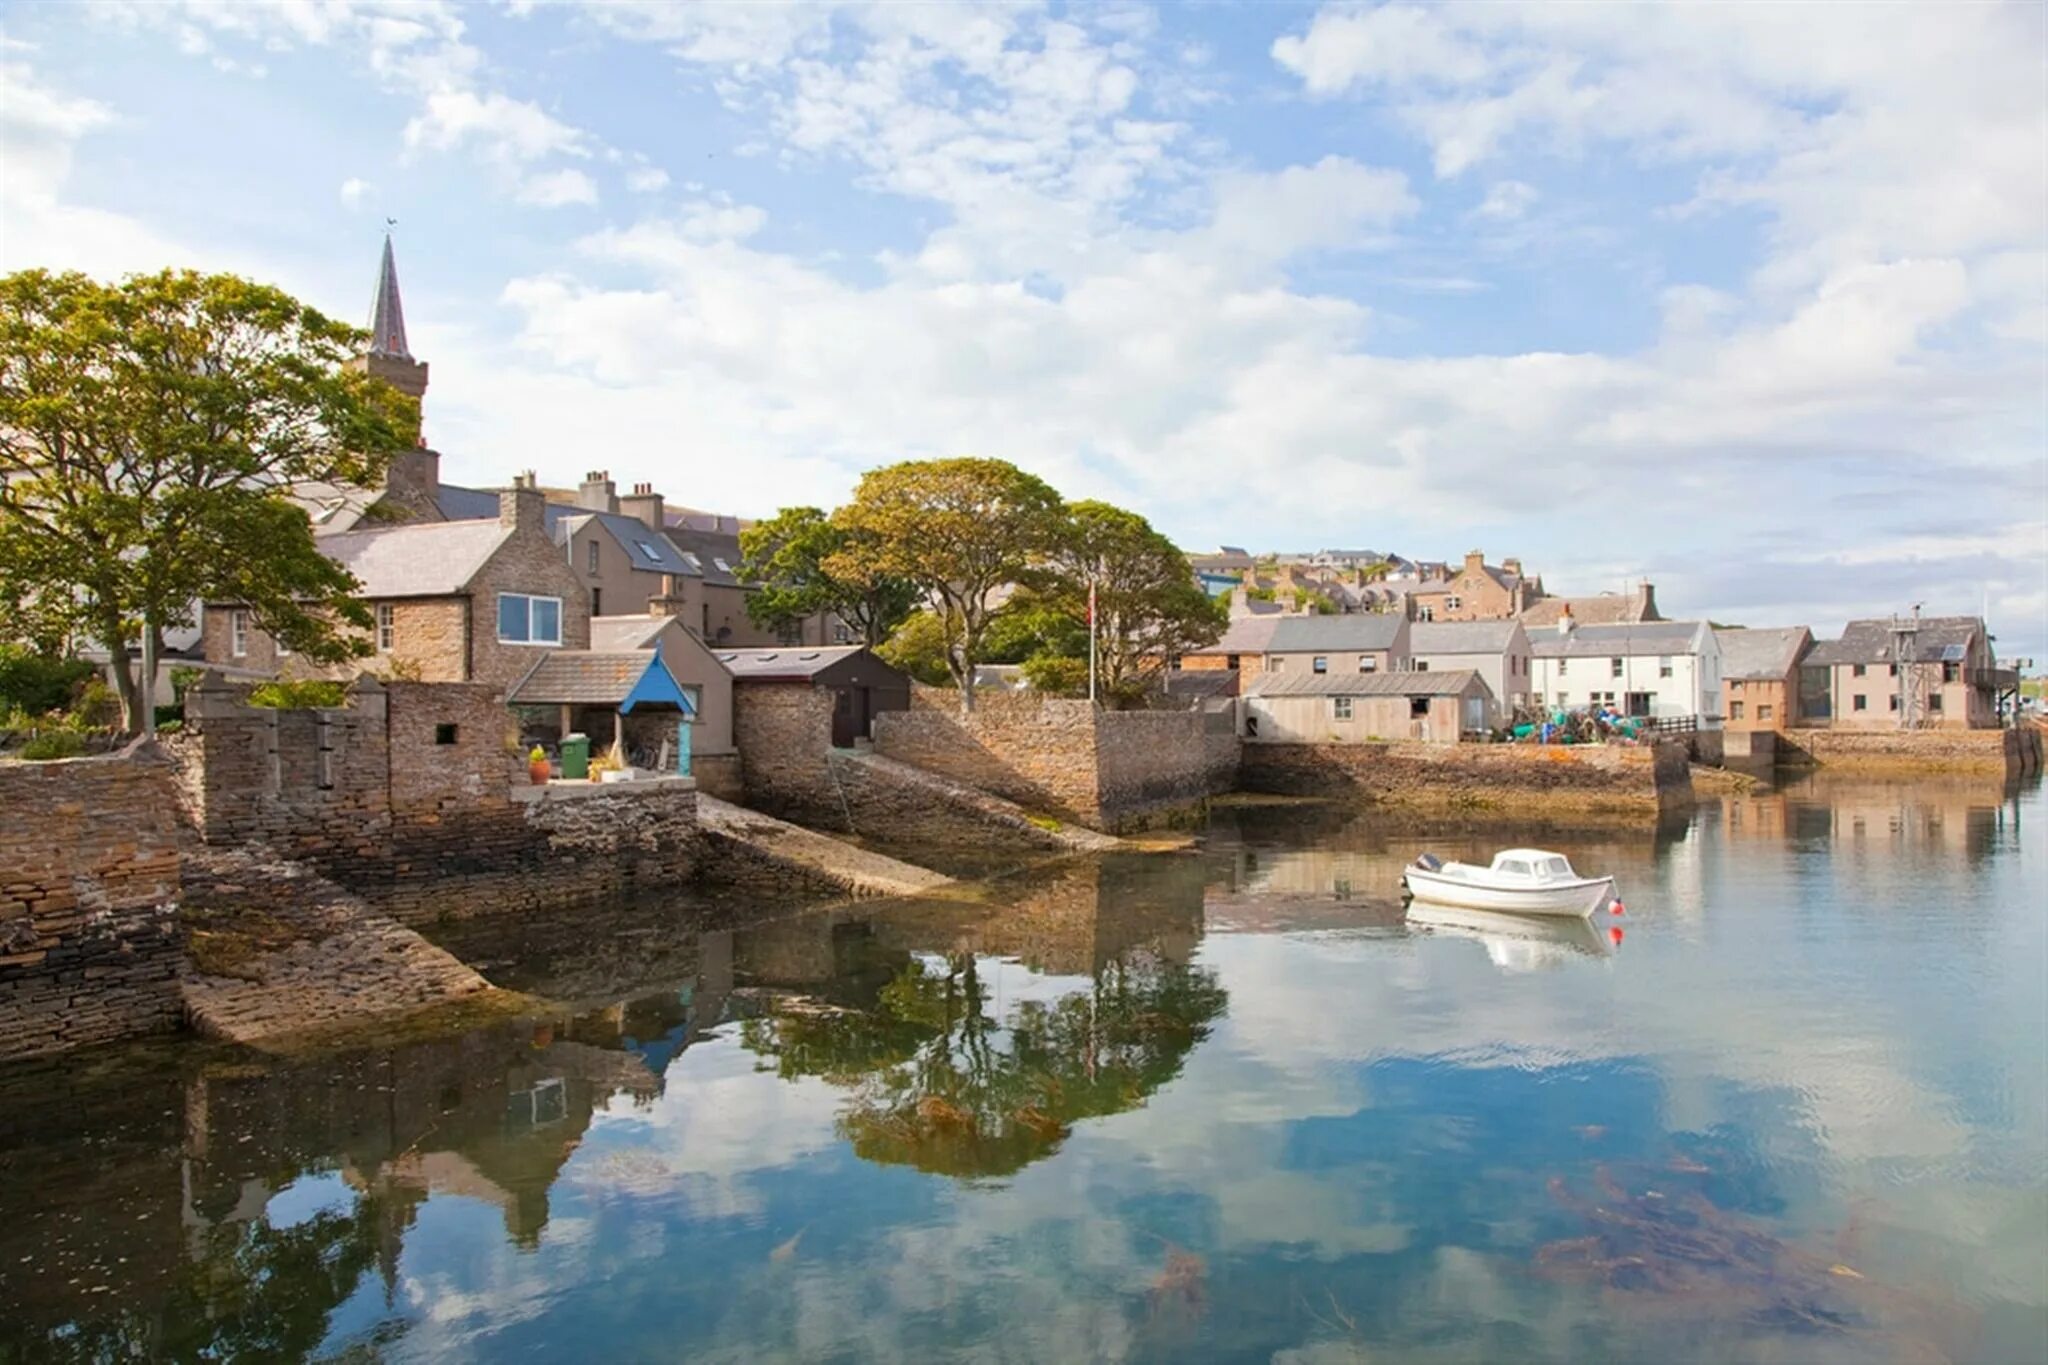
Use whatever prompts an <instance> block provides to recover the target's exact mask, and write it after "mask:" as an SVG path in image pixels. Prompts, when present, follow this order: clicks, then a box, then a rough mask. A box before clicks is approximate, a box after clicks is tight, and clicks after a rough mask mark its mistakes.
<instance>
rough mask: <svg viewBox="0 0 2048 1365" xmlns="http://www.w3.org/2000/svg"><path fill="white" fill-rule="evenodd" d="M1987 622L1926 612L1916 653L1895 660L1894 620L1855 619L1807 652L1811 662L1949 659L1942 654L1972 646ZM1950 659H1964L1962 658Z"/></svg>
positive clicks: (1861, 662) (1850, 662)
mask: <svg viewBox="0 0 2048 1365" xmlns="http://www.w3.org/2000/svg"><path fill="white" fill-rule="evenodd" d="M1983 630H1984V622H1983V620H1982V619H1981V618H1979V617H1975V616H1924V617H1922V618H1921V619H1920V629H1919V633H1918V634H1917V635H1915V636H1914V639H1913V657H1912V658H1911V659H1901V660H1896V661H1894V660H1893V658H1892V623H1891V622H1890V621H1889V620H1884V619H1877V620H1868V621H1851V622H1850V623H1849V624H1848V625H1846V626H1844V627H1843V628H1842V638H1841V639H1839V640H1816V641H1815V642H1814V645H1813V651H1812V652H1811V653H1810V654H1808V655H1807V656H1806V662H1807V663H1810V664H1889V663H1893V662H1899V663H1917V664H1932V663H1942V662H1945V661H1944V659H1943V658H1942V655H1943V654H1944V653H1945V652H1947V651H1950V650H1955V651H1957V652H1958V653H1959V654H1960V653H1962V652H1965V651H1967V650H1968V648H1969V644H1970V640H1971V638H1972V637H1973V636H1975V635H1977V634H1980V633H1982V632H1983ZM1946 662H1954V663H1959V662H1961V659H1960V658H1956V659H1951V660H1947V661H1946Z"/></svg>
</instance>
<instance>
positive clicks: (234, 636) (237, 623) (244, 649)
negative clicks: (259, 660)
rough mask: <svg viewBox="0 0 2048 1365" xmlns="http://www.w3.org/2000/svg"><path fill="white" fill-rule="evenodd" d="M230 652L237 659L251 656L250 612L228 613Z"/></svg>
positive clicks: (237, 611)
mask: <svg viewBox="0 0 2048 1365" xmlns="http://www.w3.org/2000/svg"><path fill="white" fill-rule="evenodd" d="M228 653H229V654H230V655H232V656H234V657H235V658H237V659H246V658H248V657H249V613H248V612H246V611H240V610H236V611H231V612H229V613H228Z"/></svg>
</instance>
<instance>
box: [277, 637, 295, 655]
mask: <svg viewBox="0 0 2048 1365" xmlns="http://www.w3.org/2000/svg"><path fill="white" fill-rule="evenodd" d="M275 643H276V645H277V657H278V658H280V659H289V658H291V657H292V652H291V649H290V647H289V646H287V645H286V644H285V642H284V641H282V640H278V641H276V642H275Z"/></svg>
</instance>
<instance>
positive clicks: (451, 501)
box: [434, 483, 591, 536]
mask: <svg viewBox="0 0 2048 1365" xmlns="http://www.w3.org/2000/svg"><path fill="white" fill-rule="evenodd" d="M434 505H435V506H436V507H439V508H440V509H441V515H442V516H444V517H446V518H448V520H450V521H480V520H483V519H485V518H495V517H496V516H497V515H498V490H497V489H495V488H464V487H462V486H461V485H460V484H453V483H444V484H442V485H440V487H439V488H437V489H436V490H435V493H434ZM590 515H591V512H590V509H589V508H587V507H575V506H571V505H569V504H567V503H560V502H550V503H546V504H544V505H543V506H542V508H541V517H542V524H543V525H545V526H546V527H547V531H548V534H549V535H551V536H552V535H554V534H555V529H556V528H557V527H558V526H560V525H561V524H562V521H563V519H564V518H567V517H587V516H590Z"/></svg>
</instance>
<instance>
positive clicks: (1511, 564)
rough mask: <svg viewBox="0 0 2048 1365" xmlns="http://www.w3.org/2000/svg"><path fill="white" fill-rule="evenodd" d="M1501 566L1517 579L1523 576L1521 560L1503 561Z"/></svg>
mask: <svg viewBox="0 0 2048 1365" xmlns="http://www.w3.org/2000/svg"><path fill="white" fill-rule="evenodd" d="M1500 566H1501V568H1503V569H1505V570H1507V571H1508V572H1509V573H1511V574H1513V575H1514V576H1515V577H1517V578H1520V577H1521V576H1522V561H1521V560H1519V559H1503V560H1502V561H1501V562H1500Z"/></svg>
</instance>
